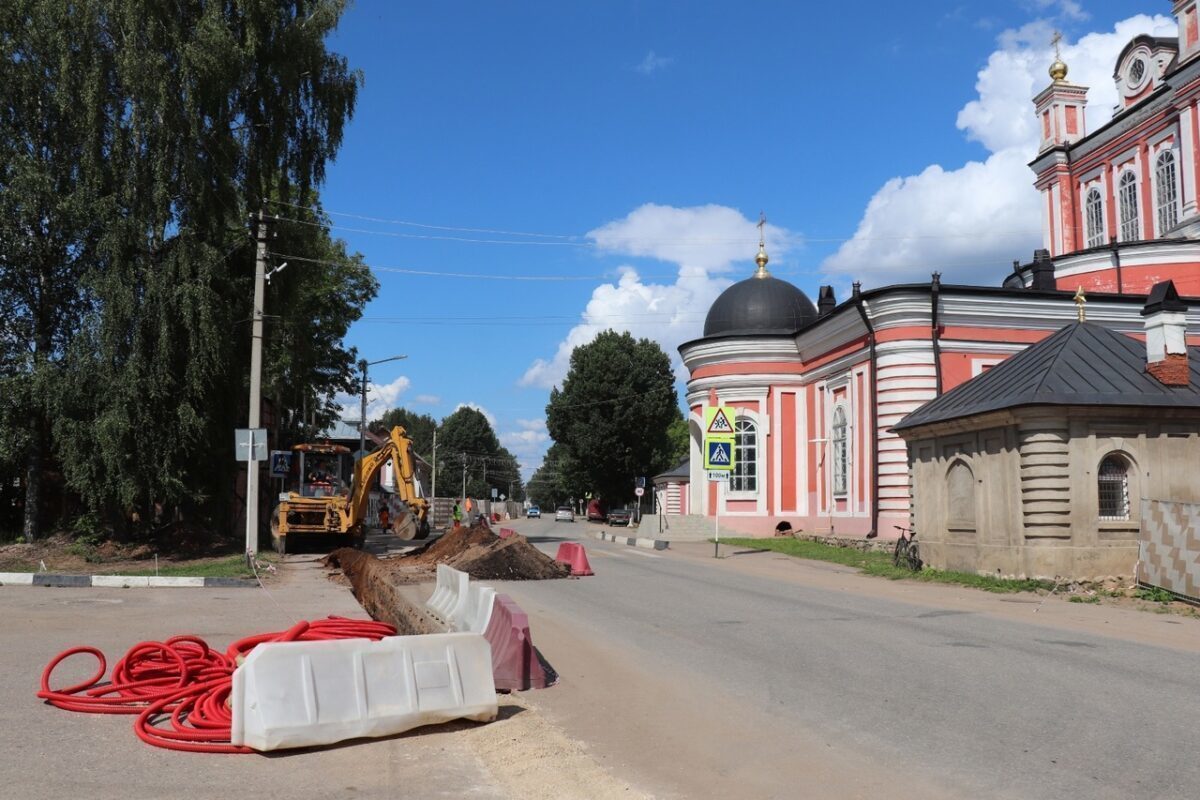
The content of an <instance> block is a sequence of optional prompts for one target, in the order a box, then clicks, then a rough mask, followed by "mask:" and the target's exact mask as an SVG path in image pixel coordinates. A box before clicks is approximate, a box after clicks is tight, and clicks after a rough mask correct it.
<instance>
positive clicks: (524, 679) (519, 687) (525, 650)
mask: <svg viewBox="0 0 1200 800" xmlns="http://www.w3.org/2000/svg"><path fill="white" fill-rule="evenodd" d="M493 602H494V605H493V606H492V619H491V621H490V622H488V626H487V630H486V631H484V632H483V638H485V639H487V640H488V644H490V645H491V646H492V678H493V679H494V680H495V682H496V688H497V689H498V690H500V691H509V692H521V691H524V690H526V689H545V688H546V687H547V686H550V685H552V684H553V683H554V681H553V680H552V679H551V678H550V677H549V676H547V675H546V670H545V668H544V667H542V662H541V661H540V660H538V657H537V652H536V651H535V650H534V647H533V638H532V637H531V636H530V635H529V617H528V616H526V614H525V612H524V611H522V610H521V607H520V606H519V605H517V604H516V603H515V602H513V599H512V598H511V597H509V596H508V595H506V594H498V595H496V597H495V600H494V601H493Z"/></svg>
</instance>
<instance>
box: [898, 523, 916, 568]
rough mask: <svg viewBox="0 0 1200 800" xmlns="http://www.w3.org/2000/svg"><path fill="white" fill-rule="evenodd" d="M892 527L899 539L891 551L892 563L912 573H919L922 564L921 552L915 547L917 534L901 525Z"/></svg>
mask: <svg viewBox="0 0 1200 800" xmlns="http://www.w3.org/2000/svg"><path fill="white" fill-rule="evenodd" d="M893 527H894V528H895V529H896V530H898V531H900V538H898V539H897V540H896V549H895V550H893V551H892V563H893V564H895V565H896V566H897V567H907V568H908V569H911V570H912V571H913V572H920V571H921V566H922V563H923V562H922V561H921V550H920V548H919V546H918V545H917V532H916V531H915V530H910V529H909V528H905V527H904V526H903V525H894V526H893Z"/></svg>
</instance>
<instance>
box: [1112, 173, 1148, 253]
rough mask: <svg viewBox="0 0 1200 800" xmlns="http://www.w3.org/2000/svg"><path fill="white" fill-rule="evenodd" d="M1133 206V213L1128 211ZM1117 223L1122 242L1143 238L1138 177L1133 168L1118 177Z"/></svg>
mask: <svg viewBox="0 0 1200 800" xmlns="http://www.w3.org/2000/svg"><path fill="white" fill-rule="evenodd" d="M1131 206H1132V213H1127V212H1128V211H1129V209H1130V207H1131ZM1117 214H1118V219H1117V223H1118V226H1119V230H1120V232H1121V241H1122V242H1136V241H1137V240H1138V239H1140V238H1141V235H1142V226H1141V222H1140V220H1139V219H1138V179H1137V175H1136V174H1135V173H1134V171H1133V170H1125V171H1124V172H1122V173H1121V177H1120V178H1118V179H1117Z"/></svg>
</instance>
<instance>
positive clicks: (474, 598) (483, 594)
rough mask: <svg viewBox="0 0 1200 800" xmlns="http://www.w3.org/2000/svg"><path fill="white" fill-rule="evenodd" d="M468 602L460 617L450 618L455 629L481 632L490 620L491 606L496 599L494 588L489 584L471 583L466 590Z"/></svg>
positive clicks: (485, 628)
mask: <svg viewBox="0 0 1200 800" xmlns="http://www.w3.org/2000/svg"><path fill="white" fill-rule="evenodd" d="M468 599H469V602H468V603H467V605H466V607H465V608H464V609H463V614H462V617H460V618H457V619H454V620H451V624H452V625H453V626H454V629H455V630H457V631H470V632H471V633H478V634H482V633H483V632H484V631H486V630H487V627H488V623H489V622H491V621H492V606H493V605H494V604H495V601H496V590H495V589H493V588H492V587H491V586H482V585H480V584H478V583H473V584H471V588H470V591H469V592H468Z"/></svg>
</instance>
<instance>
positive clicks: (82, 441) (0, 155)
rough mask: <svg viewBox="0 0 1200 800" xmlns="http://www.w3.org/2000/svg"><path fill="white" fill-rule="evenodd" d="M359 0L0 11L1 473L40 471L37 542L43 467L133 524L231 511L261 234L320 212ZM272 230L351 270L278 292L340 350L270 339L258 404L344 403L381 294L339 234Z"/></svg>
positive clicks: (35, 482)
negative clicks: (365, 310) (266, 214)
mask: <svg viewBox="0 0 1200 800" xmlns="http://www.w3.org/2000/svg"><path fill="white" fill-rule="evenodd" d="M344 6H345V3H344V2H341V0H171V2H162V0H75V1H74V2H70V3H64V2H62V0H5V2H3V3H0V311H3V312H6V313H7V314H10V315H11V317H10V318H9V319H8V320H6V321H5V322H4V323H2V325H3V327H0V357H2V358H3V362H2V363H0V381H3V384H0V396H3V397H4V400H3V401H2V402H0V426H3V427H2V428H0V441H4V442H5V445H4V446H2V447H0V463H3V461H4V460H5V459H7V460H8V461H9V463H12V462H13V461H15V460H17V459H23V460H24V462H25V465H26V469H25V471H26V474H27V497H26V508H25V512H26V514H25V516H26V522H25V530H26V535H27V536H30V537H33V536H35V535H37V534H38V533H39V531H38V512H39V508H40V505H41V504H40V503H39V497H38V491H39V478H40V474H39V473H41V471H42V470H43V468H44V459H45V457H46V455H47V453H50V452H52V453H53V455H54V456H55V458H56V461H57V463H58V465H59V466H60V468H61V471H62V474H63V476H64V479H65V481H66V484H67V486H68V487H69V488H70V489H71V490H73V491H74V492H76V493H77V494H78V495H80V496H81V497H82V498H83V500H84V501H85V502H86V503H87V504H88V506H90V507H91V508H93V509H94V510H96V511H100V512H103V513H104V514H105V515H106V516H107V517H108V518H109V519H110V520H111V521H113V522H114V523H116V524H119V523H120V521H121V520H124V519H128V518H129V517H130V516H131V515H132V514H133V513H134V512H139V515H140V516H142V517H143V518H148V517H149V516H151V515H152V514H153V513H154V510H155V509H162V508H164V507H171V506H176V505H185V506H186V505H191V506H193V507H197V508H199V509H201V510H205V511H206V512H207V513H209V514H215V513H217V511H219V505H220V504H219V503H214V498H218V499H219V498H221V497H223V496H226V497H227V496H228V494H229V487H230V486H231V484H232V481H231V480H230V477H231V467H232V465H231V464H230V463H229V462H230V460H231V458H232V445H231V441H230V437H231V435H232V428H233V427H234V426H235V425H236V424H237V421H238V420H239V419H244V412H245V401H244V400H240V401H239V398H243V397H245V393H244V391H243V390H242V389H243V386H244V382H245V380H246V372H247V361H248V351H249V343H248V342H249V340H248V326H247V325H246V324H244V323H245V321H246V320H247V319H248V318H249V317H250V315H251V308H250V306H251V293H252V275H253V255H254V248H253V240H252V238H251V236H250V233H251V227H250V225H249V219H248V217H249V215H250V214H251V213H254V212H257V211H258V210H259V209H261V208H264V207H265V208H267V209H268V210H272V209H279V208H288V207H289V206H285V205H281V204H283V203H294V204H297V205H301V206H316V205H317V195H316V188H315V187H317V186H318V185H319V184H320V182H321V180H322V179H323V176H324V171H325V166H326V164H327V162H328V161H329V160H330V159H331V158H332V157H333V155H334V153H335V152H336V150H337V148H338V146H339V145H340V143H341V139H342V133H343V127H344V125H345V123H346V121H347V120H348V118H349V117H350V115H351V113H352V111H353V108H354V101H355V97H356V94H357V88H358V84H359V81H360V77H359V75H358V74H357V73H355V72H353V71H352V70H350V69H349V67H348V65H347V63H346V60H345V59H344V58H342V57H341V56H339V55H337V54H335V53H331V52H330V51H329V50H328V49H327V48H326V45H325V40H326V38H327V36H328V35H329V34H330V32H331V31H333V29H334V28H335V26H336V24H337V22H338V20H339V18H340V16H341V14H342V12H343V10H344ZM278 236H279V239H277V240H273V244H272V248H273V249H274V248H276V247H277V246H279V245H277V244H275V242H282V243H283V244H284V245H290V246H293V247H304V248H306V250H305V251H304V252H306V253H309V254H312V253H316V254H317V256H318V258H320V259H322V260H325V261H329V262H336V265H322V264H309V265H307V266H306V267H305V270H306V272H305V275H304V276H303V277H304V280H305V281H307V283H306V284H305V285H302V284H300V283H297V282H296V280H295V279H294V278H293V277H292V276H288V277H289V280H290V284H289V283H277V284H276V286H277V287H281V288H278V289H277V290H276V291H275V293H274V294H273V295H272V294H269V295H268V305H269V307H268V313H269V314H273V315H277V316H279V317H280V319H281V320H284V321H286V322H287V324H289V325H300V326H303V325H316V326H325V327H326V330H322V331H313V332H311V333H309V334H308V335H307V339H308V340H311V339H312V338H313V337H314V336H319V337H322V338H323V339H324V341H326V342H330V341H332V342H333V343H334V344H333V346H326V347H324V348H314V347H311V346H309V347H306V348H298V350H300V351H302V352H300V353H299V355H298V356H296V357H295V358H292V359H291V360H289V359H288V358H287V357H285V356H283V355H281V354H280V352H281V350H282V348H283V346H284V345H285V344H286V341H287V338H288V337H287V335H286V334H287V330H286V329H285V325H284V324H283V323H282V322H281V323H280V324H278V325H274V326H272V325H269V326H268V335H269V346H270V347H273V349H272V350H269V351H268V369H269V373H268V381H270V380H272V379H274V380H275V381H276V385H274V386H272V385H271V384H270V383H268V386H267V387H266V389H265V391H264V395H265V396H267V397H277V398H278V399H279V400H280V401H281V402H287V400H289V399H290V398H284V397H283V395H284V394H285V392H284V390H283V388H282V386H281V385H280V384H281V383H282V382H283V381H287V382H288V385H294V384H296V383H300V384H303V385H304V386H305V389H304V391H303V392H302V393H301V394H303V397H301V398H299V399H301V400H305V399H307V398H308V397H309V396H311V397H321V396H324V395H326V394H328V393H330V392H333V391H337V390H341V389H345V388H347V387H348V386H349V385H350V381H351V380H352V365H353V354H352V353H349V352H347V351H345V350H344V349H342V348H341V345H340V342H341V335H342V334H343V333H344V332H345V328H346V327H347V326H348V325H349V323H350V322H351V321H352V320H353V319H355V318H357V315H358V314H359V313H360V310H361V307H362V305H363V303H365V302H366V300H368V299H370V297H371V296H373V294H374V292H375V289H376V286H375V283H374V280H373V279H372V278H371V277H370V276H369V274H368V273H367V272H366V270H365V269H364V268H363V267H362V266H361V265H359V264H357V263H356V261H355V259H353V258H350V257H348V256H347V254H346V253H345V248H344V246H343V245H341V244H340V243H338V242H332V241H330V240H329V238H328V236H327V234H326V233H325V232H324V230H323V229H320V228H307V227H306V228H305V229H304V230H302V231H297V230H292V229H291V228H283V229H280V230H279V232H278ZM289 285H290V288H289ZM318 295H319V296H318ZM272 303H274V305H271V304H272ZM296 338H297V334H296V332H295V331H294V330H293V331H292V332H291V339H292V341H293V342H294V341H295V340H296ZM272 366H273V367H274V369H271V368H272ZM293 394H294V393H293ZM281 411H286V409H281Z"/></svg>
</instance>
